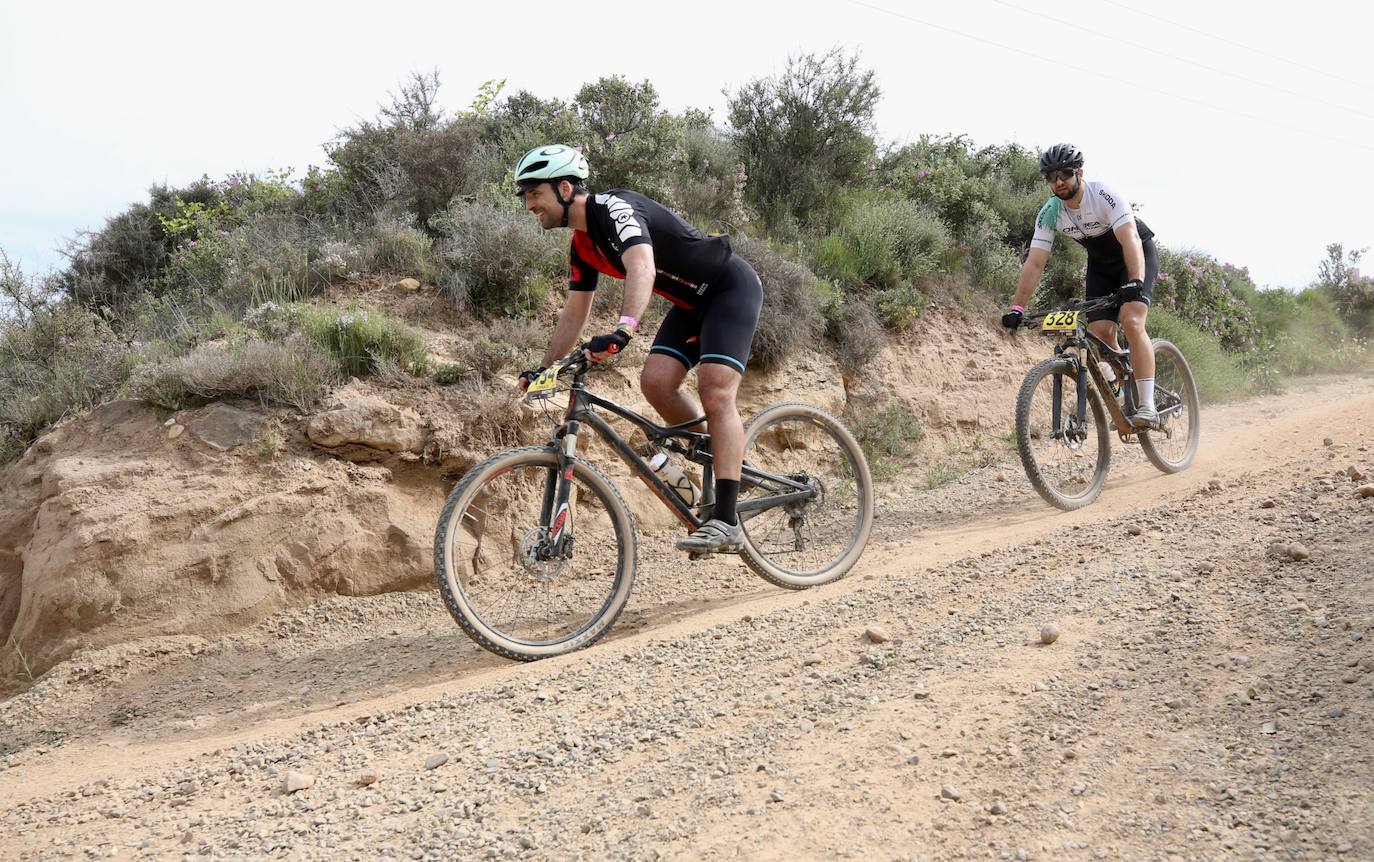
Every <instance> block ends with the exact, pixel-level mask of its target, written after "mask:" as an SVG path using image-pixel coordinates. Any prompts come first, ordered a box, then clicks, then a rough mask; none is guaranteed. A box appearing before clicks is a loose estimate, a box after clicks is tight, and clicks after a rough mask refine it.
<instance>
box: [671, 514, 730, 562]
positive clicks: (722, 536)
mask: <svg viewBox="0 0 1374 862" xmlns="http://www.w3.org/2000/svg"><path fill="white" fill-rule="evenodd" d="M743 546H744V525H743V524H727V523H725V522H724V521H722V520H719V519H717V518H712V519H711V520H709V521H707V522H706V523H704V524H702V525H701V526H700V527H698V528H697V531H696V532H695V533H692V534H691V535H690V536H683V537H682V538H681V539H678V540H677V549H678V550H679V551H690V552H692V553H694V554H733V553H735V552H737V551H739V549H740V548H742V547H743Z"/></svg>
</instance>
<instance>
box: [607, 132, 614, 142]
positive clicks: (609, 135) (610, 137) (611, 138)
mask: <svg viewBox="0 0 1374 862" xmlns="http://www.w3.org/2000/svg"><path fill="white" fill-rule="evenodd" d="M614 140H615V132H607V133H606V142H607V143H610V142H611V141H614Z"/></svg>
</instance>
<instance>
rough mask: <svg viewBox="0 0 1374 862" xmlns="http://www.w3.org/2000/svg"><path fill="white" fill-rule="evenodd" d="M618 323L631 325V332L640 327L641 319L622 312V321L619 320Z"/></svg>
mask: <svg viewBox="0 0 1374 862" xmlns="http://www.w3.org/2000/svg"><path fill="white" fill-rule="evenodd" d="M618 325H620V326H629V327H630V331H631V332H634V331H635V330H636V329H639V321H638V320H635V319H634V318H633V317H631V316H629V315H628V314H622V315H621V316H620V321H619V324H618Z"/></svg>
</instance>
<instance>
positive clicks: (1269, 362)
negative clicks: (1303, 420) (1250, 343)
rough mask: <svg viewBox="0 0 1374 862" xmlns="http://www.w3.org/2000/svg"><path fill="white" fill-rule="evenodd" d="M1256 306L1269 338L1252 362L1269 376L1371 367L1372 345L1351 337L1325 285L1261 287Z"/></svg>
mask: <svg viewBox="0 0 1374 862" xmlns="http://www.w3.org/2000/svg"><path fill="white" fill-rule="evenodd" d="M1254 304H1255V310H1256V315H1257V317H1258V319H1259V322H1260V326H1261V329H1262V331H1263V332H1264V336H1265V340H1264V342H1263V347H1262V349H1261V350H1260V351H1259V352H1258V353H1257V354H1256V355H1255V356H1254V357H1253V359H1251V361H1250V362H1249V363H1248V364H1249V365H1250V366H1251V367H1253V368H1255V369H1256V370H1257V371H1258V372H1260V373H1262V374H1263V375H1265V376H1266V377H1277V376H1287V375H1292V374H1315V373H1320V372H1342V371H1344V372H1348V371H1352V370H1357V369H1360V368H1366V367H1368V359H1369V357H1370V353H1369V350H1368V345H1366V344H1365V343H1364V341H1363V340H1362V339H1360V338H1358V337H1357V336H1353V335H1352V333H1351V331H1350V328H1349V327H1348V326H1347V325H1346V323H1345V320H1344V319H1343V317H1342V315H1341V314H1340V313H1339V311H1338V310H1337V305H1336V302H1335V301H1334V300H1333V299H1332V298H1331V294H1330V293H1329V292H1328V291H1327V290H1325V289H1324V288H1323V287H1311V288H1308V289H1307V290H1304V291H1302V292H1301V293H1291V292H1289V291H1286V290H1282V289H1275V290H1261V291H1258V292H1257V293H1256V295H1255V298H1254ZM1247 358H1250V357H1247ZM1275 385H1276V384H1275ZM1269 388H1274V387H1273V386H1270V387H1269Z"/></svg>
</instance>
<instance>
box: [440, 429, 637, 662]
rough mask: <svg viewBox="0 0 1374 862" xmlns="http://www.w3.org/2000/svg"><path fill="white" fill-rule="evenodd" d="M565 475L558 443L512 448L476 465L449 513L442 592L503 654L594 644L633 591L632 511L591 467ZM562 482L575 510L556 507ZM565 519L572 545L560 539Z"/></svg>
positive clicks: (479, 638)
mask: <svg viewBox="0 0 1374 862" xmlns="http://www.w3.org/2000/svg"><path fill="white" fill-rule="evenodd" d="M565 477H566V478H562V479H560V475H559V470H558V456H557V455H556V454H555V453H554V452H553V451H552V450H550V449H549V448H548V447H526V448H522V449H511V450H509V451H507V452H502V453H501V454H499V455H495V456H493V457H491V458H488V459H487V460H486V461H483V462H482V463H481V464H478V465H477V466H476V467H474V468H472V469H471V470H470V471H468V473H467V474H466V475H464V476H463V478H462V479H460V480H459V482H458V484H457V485H456V486H455V487H454V489H453V492H452V493H451V494H449V497H448V501H447V503H445V505H444V510H443V513H442V514H441V515H440V516H439V524H438V528H437V529H436V530H435V534H434V575H435V579H436V580H437V581H438V583H439V593H440V594H441V595H442V596H443V597H444V603H445V604H446V605H447V606H448V609H449V613H451V614H452V615H453V618H454V619H455V620H456V621H457V622H458V624H459V625H460V626H462V628H463V631H465V632H467V634H468V636H469V637H471V638H472V639H473V640H474V641H476V642H477V644H478V645H480V646H482V647H483V648H485V649H488V650H490V651H492V652H494V653H496V654H497V655H502V656H505V657H506V658H513V659H520V660H522V661H531V660H533V659H539V658H547V657H548V656H554V655H561V654H563V653H567V652H572V651H573V650H577V649H581V648H582V647H585V646H589V645H590V644H592V643H594V642H596V640H597V639H598V638H600V637H601V636H602V635H604V634H605V633H606V630H607V629H609V628H610V626H611V623H613V622H614V621H615V618H616V617H617V616H619V615H620V612H621V610H623V609H624V607H625V603H626V601H628V599H629V597H630V586H631V585H632V584H633V583H634V575H635V554H636V545H635V532H634V523H633V521H632V520H631V516H630V510H629V508H628V507H627V506H626V505H625V501H624V500H623V499H622V498H621V496H620V493H619V492H618V491H617V490H616V488H615V486H614V485H612V484H611V482H610V480H609V479H607V478H606V477H605V476H604V475H603V474H602V473H601V472H600V471H598V470H597V469H596V468H594V467H592V466H591V465H590V464H586V463H583V462H581V461H576V462H574V463H573V466H572V470H571V471H568V472H567V473H566V474H565ZM560 481H568V482H571V485H572V487H571V488H570V489H569V497H568V508H567V510H565V511H562V512H558V513H550V511H549V510H550V509H551V508H552V501H553V500H554V494H555V492H556V490H557V487H558V484H559V483H560ZM560 520H561V522H562V533H563V534H564V535H570V536H571V537H572V539H571V542H570V544H568V545H567V546H566V547H559V546H558V544H557V542H556V541H555V540H556V537H557V534H558V529H557V526H556V525H557V524H558V523H559V522H560ZM551 523H552V524H554V525H555V526H553V527H551V526H550V524H551Z"/></svg>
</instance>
